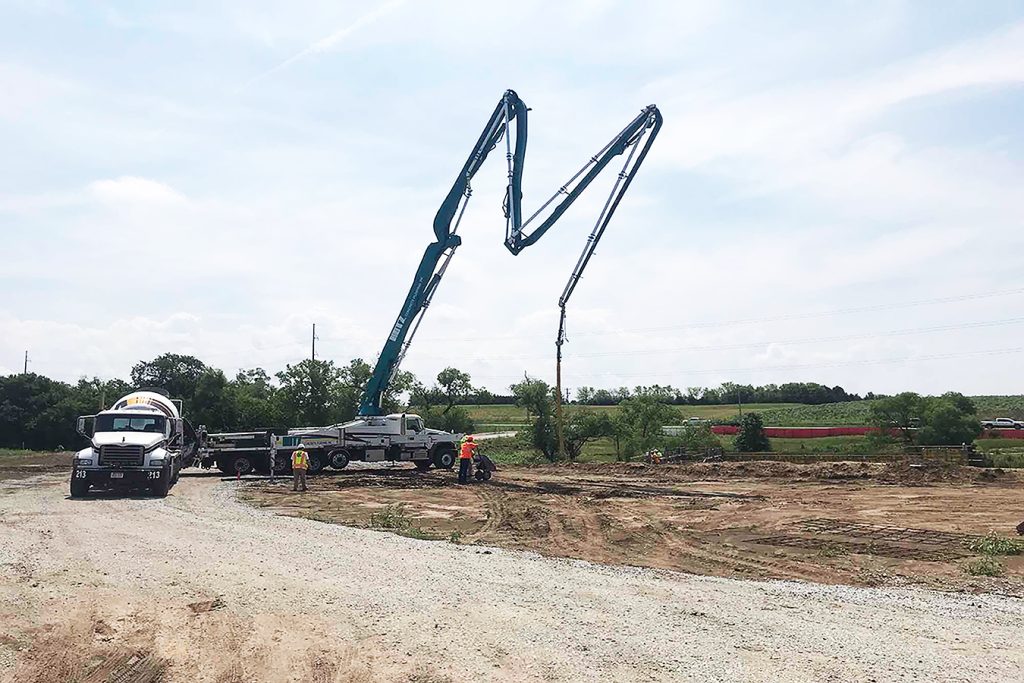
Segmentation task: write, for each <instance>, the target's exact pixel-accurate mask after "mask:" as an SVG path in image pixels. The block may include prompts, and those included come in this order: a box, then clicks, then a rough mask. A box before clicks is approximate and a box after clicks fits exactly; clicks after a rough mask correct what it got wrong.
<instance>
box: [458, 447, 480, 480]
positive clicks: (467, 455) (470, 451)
mask: <svg viewBox="0 0 1024 683" xmlns="http://www.w3.org/2000/svg"><path fill="white" fill-rule="evenodd" d="M475 453H476V444H475V443H473V437H472V436H467V437H466V440H465V441H463V442H462V448H461V449H459V483H460V484H468V483H469V470H470V468H471V467H472V465H473V455H474V454H475Z"/></svg>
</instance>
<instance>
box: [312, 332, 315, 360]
mask: <svg viewBox="0 0 1024 683" xmlns="http://www.w3.org/2000/svg"><path fill="white" fill-rule="evenodd" d="M312 358H313V360H316V323H313V355H312Z"/></svg>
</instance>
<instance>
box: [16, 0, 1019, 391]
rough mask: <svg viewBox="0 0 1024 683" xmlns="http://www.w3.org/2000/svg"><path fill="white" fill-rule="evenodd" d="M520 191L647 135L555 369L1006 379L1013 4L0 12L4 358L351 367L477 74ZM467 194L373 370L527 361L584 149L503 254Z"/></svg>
mask: <svg viewBox="0 0 1024 683" xmlns="http://www.w3.org/2000/svg"><path fill="white" fill-rule="evenodd" d="M507 88H513V89H515V90H516V91H517V92H518V93H519V95H520V96H521V97H522V98H523V100H524V101H525V102H526V103H527V104H528V105H529V106H530V107H531V112H530V140H529V150H528V152H527V161H526V168H525V176H524V202H523V205H524V209H525V210H526V211H531V210H532V209H533V208H535V207H537V206H539V204H540V203H541V202H543V201H544V199H546V198H547V197H548V196H549V195H550V193H551V192H553V191H554V190H556V189H557V188H558V186H559V185H560V184H561V183H562V182H564V181H565V180H566V179H567V178H568V176H569V175H571V173H572V172H574V171H575V170H576V168H578V167H579V166H580V165H581V164H582V163H583V162H584V161H585V160H586V159H587V158H588V157H589V156H590V155H592V154H593V153H595V152H596V151H597V150H599V149H600V148H601V147H602V146H603V145H604V144H605V143H606V142H607V141H608V140H609V139H610V138H611V137H612V136H613V135H614V134H615V133H617V132H618V131H619V130H620V129H621V128H622V127H623V126H624V125H625V124H626V123H627V122H628V121H630V120H631V119H632V118H633V117H634V116H635V115H636V114H637V113H639V111H640V110H641V108H643V107H644V106H646V105H648V104H651V103H655V104H657V105H658V107H659V108H660V110H661V112H662V114H663V115H664V119H665V123H664V127H663V128H662V131H661V134H660V135H659V136H658V138H657V140H656V142H655V143H654V147H653V149H652V151H651V153H650V156H649V157H648V159H647V161H646V162H645V164H644V166H643V167H642V168H641V169H640V171H639V173H638V175H637V177H636V179H635V181H634V182H633V185H632V187H631V188H630V190H629V192H628V194H627V195H626V197H625V199H624V200H623V201H622V204H621V206H620V208H619V210H618V212H617V213H616V214H615V217H614V219H613V221H612V223H611V225H610V226H609V228H608V230H607V232H606V233H605V236H604V238H603V240H602V242H601V244H600V246H599V248H598V250H597V254H596V255H595V257H594V259H593V260H592V261H591V263H590V265H589V266H588V268H587V271H586V273H585V275H584V277H583V279H582V280H581V282H580V285H579V286H578V287H577V289H576V292H575V294H574V296H573V299H572V301H571V303H570V304H569V307H568V343H567V344H566V346H565V356H564V362H563V374H564V384H565V386H566V387H568V388H570V389H573V388H575V387H579V386H584V385H588V386H596V387H608V388H612V387H619V386H629V387H632V386H636V385H641V384H654V383H658V384H662V385H664V384H671V385H673V386H676V387H689V386H715V385H717V384H719V383H721V382H724V381H733V382H741V383H751V384H766V383H782V382H787V381H816V382H821V383H824V384H828V385H830V386H834V385H840V386H842V387H844V388H845V389H847V390H848V391H854V392H860V393H865V392H868V391H874V392H876V393H879V392H883V393H893V392H897V391H903V390H913V391H919V392H923V393H940V392H944V391H948V390H956V391H961V392H964V393H968V394H1002V393H1011V394H1018V393H1022V392H1024V338H1022V332H1024V278H1022V275H1024V191H1022V186H1024V182H1022V181H1024V2H1019V1H1008V0H989V1H987V2H982V3H978V2H900V1H898V0H890V1H887V2H870V1H867V2H861V1H858V2H852V1H851V2H833V3H819V2H774V3H754V2H720V3H715V2H692V3H688V2H654V1H650V2H638V3H627V2H612V1H610V0H592V1H582V0H566V1H564V2H559V3H551V2H544V1H540V0H537V1H534V0H521V1H520V2H516V3H490V2H479V1H466V2H461V1H454V0H452V1H449V2H440V1H439V2H413V1H408V2H402V1H401V0H387V1H385V2H344V1H338V0H331V1H329V2H327V1H325V2H315V1H311V2H294V3H282V2H266V1H265V0H246V1H245V2H242V1H237V2H233V1H226V0H225V1H216V0H213V1H211V0H206V1H205V2H187V1H186V2H180V1H179V2H161V1H159V0H155V1H152V2H146V3H129V2H100V1H96V2H85V1H81V2H70V1H68V2H64V1H62V0H0V150H2V152H0V254H2V258H0V374H11V373H16V372H21V371H22V369H23V361H24V354H25V351H26V350H27V351H28V355H29V363H28V369H29V370H30V371H33V372H38V373H40V374H44V375H47V376H50V377H54V378H57V379H62V380H66V381H75V380H77V379H78V378H80V377H85V376H87V377H92V376H98V377H102V378H110V377H127V375H128V372H129V370H130V368H131V367H132V365H134V364H135V363H137V362H139V361H140V360H148V359H151V358H154V357H155V356H157V355H158V354H160V353H164V352H174V353H184V354H192V355H195V356H198V357H199V358H201V359H202V360H204V361H205V362H206V363H208V364H209V365H211V366H215V367H219V368H222V369H224V370H225V372H227V373H228V374H229V376H231V375H233V374H234V373H235V372H237V371H238V370H239V369H244V368H252V367H263V368H265V369H267V370H268V371H270V372H272V373H273V372H276V371H277V370H280V369H282V368H283V367H284V366H285V364H288V363H296V362H298V361H301V360H302V359H304V358H308V357H309V355H310V353H311V348H310V347H311V333H312V325H313V324H314V323H315V324H316V330H317V336H318V337H319V340H318V341H317V346H316V351H317V357H318V358H320V359H330V360H334V361H336V362H338V363H347V362H348V360H349V359H351V358H355V357H362V358H364V359H366V360H368V361H370V362H373V361H374V360H375V358H376V356H377V354H378V353H379V351H380V347H381V345H382V344H383V342H384V339H385V337H386V336H387V334H388V333H389V331H390V329H391V326H392V324H393V322H394V319H395V316H396V315H397V314H398V311H399V308H400V306H401V303H402V301H403V299H404V297H405V293H406V291H407V290H408V288H409V285H410V284H411V280H412V276H413V273H414V271H415V269H416V267H417V264H418V263H419V260H420V257H421V255H422V252H423V249H424V248H425V247H426V245H427V244H428V243H429V242H430V241H431V239H432V236H433V233H432V230H431V222H432V220H433V216H434V213H435V212H436V211H437V208H438V207H439V205H440V203H441V200H442V199H443V198H444V196H445V194H446V193H447V191H448V188H449V187H450V186H451V184H452V182H453V181H454V180H455V176H456V174H457V172H458V171H459V169H460V168H461V166H462V164H463V163H464V162H465V160H466V157H467V156H468V154H469V152H470V149H471V147H472V145H473V143H474V141H475V140H476V138H477V136H478V135H479V134H480V130H481V129H482V127H483V125H484V123H485V122H486V120H487V117H488V116H489V115H490V113H491V111H492V110H493V108H494V106H495V105H496V104H497V102H498V100H499V98H500V97H501V94H502V92H503V91H504V90H505V89H507ZM502 156H503V155H502V154H501V153H496V154H494V155H492V157H491V158H490V159H489V161H488V165H487V166H486V167H485V168H484V169H483V170H482V171H481V172H480V173H479V174H478V176H477V177H476V179H475V180H474V183H473V190H474V192H473V198H472V201H471V203H470V206H469V209H468V211H467V213H466V217H465V219H464V221H463V223H462V227H460V229H459V234H460V235H462V238H463V245H462V247H461V248H460V249H459V250H458V252H457V253H456V255H455V257H454V259H453V261H452V263H451V266H450V268H449V269H448V271H447V274H446V276H445V279H444V280H443V282H442V283H441V285H440V287H439V289H438V292H437V294H436V295H435V297H434V301H433V304H432V305H431V307H430V309H429V310H428V312H427V314H426V317H425V319H424V322H423V324H422V326H421V328H420V331H419V334H418V336H417V337H416V339H415V341H414V343H413V345H412V347H411V349H410V351H409V353H408V355H407V356H406V359H405V363H404V365H403V368H404V369H407V370H411V371H413V372H414V373H415V374H416V375H417V376H418V377H419V378H420V379H421V380H424V381H426V382H429V381H430V380H431V379H432V378H433V377H434V376H435V375H436V374H437V373H438V372H439V371H440V370H441V369H443V368H444V367H447V366H455V367H458V368H460V369H463V370H466V371H468V372H469V373H470V374H471V376H472V378H473V382H474V384H476V385H479V386H485V387H487V388H489V389H490V390H491V391H494V392H502V391H506V390H507V388H508V386H509V385H510V384H511V383H513V382H515V381H517V380H518V379H519V378H521V377H522V376H523V373H524V372H526V373H529V374H530V375H532V376H537V377H542V378H544V379H547V380H548V381H553V380H554V341H555V336H556V331H557V327H558V306H557V300H558V295H559V294H560V293H561V291H562V288H563V286H564V285H565V282H566V280H567V279H568V276H569V273H570V272H571V270H572V267H573V265H574V264H575V262H576V258H577V256H578V254H579V251H580V250H581V249H582V247H583V245H584V242H585V240H586V237H587V234H588V233H589V231H590V230H591V228H592V226H593V222H594V220H595V219H596V217H597V213H598V212H599V210H600V206H601V204H602V202H603V201H604V199H605V197H606V194H607V192H608V190H609V189H610V187H611V183H612V182H613V180H614V179H613V177H612V176H613V175H614V174H613V173H612V174H608V177H606V178H602V180H601V181H599V182H596V183H594V185H592V186H591V189H590V190H589V192H588V194H587V195H586V196H585V198H584V199H582V200H581V201H580V202H578V203H577V205H576V206H574V207H573V208H572V209H571V210H570V212H569V213H567V214H566V215H565V216H564V218H563V219H562V220H561V221H560V222H559V223H558V224H557V225H556V226H555V227H554V228H553V229H552V230H551V231H550V232H549V233H547V234H546V235H545V236H544V238H543V239H541V240H540V241H539V242H537V243H536V244H535V245H533V246H531V247H530V248H528V249H527V250H525V251H523V252H522V253H521V254H519V255H518V256H512V255H511V254H510V253H508V252H507V251H506V250H505V248H504V246H503V245H502V240H503V237H504V217H503V215H502V212H501V202H502V198H503V196H504V191H505V186H504V184H505V164H504V160H503V159H502V158H501V157H502Z"/></svg>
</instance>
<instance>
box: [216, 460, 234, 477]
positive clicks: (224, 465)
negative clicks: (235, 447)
mask: <svg viewBox="0 0 1024 683" xmlns="http://www.w3.org/2000/svg"><path fill="white" fill-rule="evenodd" d="M217 469H218V470H220V471H221V472H223V473H224V474H234V473H235V463H234V460H233V459H232V458H217Z"/></svg>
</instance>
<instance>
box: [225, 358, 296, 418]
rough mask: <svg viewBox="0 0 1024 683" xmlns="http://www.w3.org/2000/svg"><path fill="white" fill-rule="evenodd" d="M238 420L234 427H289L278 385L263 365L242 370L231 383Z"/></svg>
mask: <svg viewBox="0 0 1024 683" xmlns="http://www.w3.org/2000/svg"><path fill="white" fill-rule="evenodd" d="M230 391H231V397H232V400H233V401H234V404H235V408H234V409H235V415H236V419H237V423H236V424H235V426H233V427H232V429H240V430H242V429H271V428H274V427H280V428H283V427H286V426H289V425H286V424H285V421H284V420H283V419H282V418H281V415H280V412H279V410H278V402H277V396H276V394H277V388H276V387H275V386H274V385H273V383H272V382H271V379H270V375H268V374H267V372H266V371H265V370H264V369H263V368H253V369H251V370H239V372H238V374H237V375H235V379H234V381H232V382H231V386H230Z"/></svg>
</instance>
